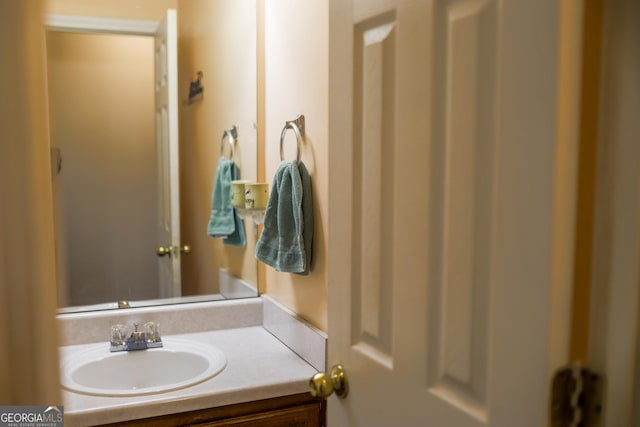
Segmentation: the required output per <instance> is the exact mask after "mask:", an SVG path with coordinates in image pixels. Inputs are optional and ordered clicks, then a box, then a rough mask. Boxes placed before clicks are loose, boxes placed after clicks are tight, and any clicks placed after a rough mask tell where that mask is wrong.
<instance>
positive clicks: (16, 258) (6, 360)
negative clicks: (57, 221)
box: [0, 0, 62, 405]
mask: <svg viewBox="0 0 640 427" xmlns="http://www.w3.org/2000/svg"><path fill="white" fill-rule="evenodd" d="M41 14H42V3H41V1H39V0H30V1H14V0H0V58H2V63H3V66H1V67H0V93H1V94H2V96H0V141H1V143H0V145H1V146H2V155H0V325H1V327H0V342H1V343H2V346H1V348H0V378H1V380H0V402H1V403H2V404H3V405H56V404H58V405H59V404H61V403H62V401H61V398H60V390H59V385H58V384H59V383H58V356H57V333H56V328H55V323H54V322H52V319H53V318H54V311H55V301H56V295H55V288H56V285H55V265H54V245H53V207H52V202H51V184H50V173H51V168H50V165H49V161H50V159H49V148H48V144H49V143H48V130H47V108H46V103H47V91H46V85H45V73H44V70H45V68H44V65H45V62H44V37H43V32H42V19H41ZM7 64H10V66H7Z"/></svg>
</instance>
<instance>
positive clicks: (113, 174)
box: [47, 31, 158, 305]
mask: <svg viewBox="0 0 640 427" xmlns="http://www.w3.org/2000/svg"><path fill="white" fill-rule="evenodd" d="M47 68H48V82H49V100H50V120H51V145H52V146H53V147H55V148H57V149H59V150H60V153H61V159H62V168H61V171H60V173H59V174H56V175H55V177H54V189H55V192H54V194H55V197H54V205H55V206H56V219H57V220H56V226H57V227H56V229H57V230H56V235H57V239H56V240H57V242H58V250H57V259H58V261H59V263H58V272H59V274H60V275H59V276H58V277H59V279H60V282H59V288H60V289H66V290H67V292H66V298H64V299H63V301H61V303H63V304H64V305H84V304H95V303H102V302H104V301H117V300H121V299H126V300H141V299H151V298H157V297H158V268H157V262H158V261H157V257H156V255H155V246H156V240H157V237H156V228H157V221H158V220H157V214H156V212H157V206H158V203H157V188H156V176H157V173H156V154H155V152H156V148H155V124H154V112H153V111H154V88H153V78H154V74H153V73H154V65H153V38H151V37H143V36H124V35H108V34H81V33H65V32H56V31H48V32H47ZM133 235H135V236H136V238H135V239H131V236H133ZM63 278H64V279H66V280H64V281H62V279H63Z"/></svg>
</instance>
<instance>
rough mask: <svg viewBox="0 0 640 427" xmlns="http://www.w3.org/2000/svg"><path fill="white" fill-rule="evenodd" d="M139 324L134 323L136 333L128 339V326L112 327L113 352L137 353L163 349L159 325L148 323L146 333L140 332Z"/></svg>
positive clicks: (145, 327) (145, 325)
mask: <svg viewBox="0 0 640 427" xmlns="http://www.w3.org/2000/svg"><path fill="white" fill-rule="evenodd" d="M138 326H139V324H138V323H134V324H133V327H134V331H133V332H132V333H131V335H129V336H128V337H127V332H128V331H127V327H126V325H113V326H111V351H135V350H146V349H148V348H157V347H162V339H161V338H160V331H159V329H158V324H157V323H155V322H147V323H145V324H144V332H143V331H138Z"/></svg>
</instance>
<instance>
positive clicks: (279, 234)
mask: <svg viewBox="0 0 640 427" xmlns="http://www.w3.org/2000/svg"><path fill="white" fill-rule="evenodd" d="M312 243H313V198H312V193H311V177H310V176H309V172H308V171H307V168H306V167H305V165H304V163H302V162H298V161H293V162H289V163H286V162H282V163H281V164H280V167H279V168H278V170H277V171H276V175H275V177H274V178H273V185H272V187H271V195H270V196H269V203H268V204H267V209H266V211H265V215H264V228H263V230H262V234H261V235H260V239H259V240H258V243H257V245H256V258H258V260H260V261H262V262H264V263H265V264H267V265H270V266H271V267H273V268H275V269H276V270H277V271H283V272H288V273H297V274H301V275H307V274H309V270H310V267H311V252H312V251H311V247H312Z"/></svg>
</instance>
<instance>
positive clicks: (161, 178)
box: [155, 9, 181, 298]
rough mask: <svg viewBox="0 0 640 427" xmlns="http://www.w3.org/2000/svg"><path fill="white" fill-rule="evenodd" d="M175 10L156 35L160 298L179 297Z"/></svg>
mask: <svg viewBox="0 0 640 427" xmlns="http://www.w3.org/2000/svg"><path fill="white" fill-rule="evenodd" d="M177 33H178V32H177V18H176V11H175V10H172V9H169V10H167V14H166V16H165V18H164V19H163V20H162V22H160V25H158V29H157V31H156V36H155V69H156V72H155V91H156V144H157V153H158V247H164V248H170V250H169V252H168V253H167V254H166V255H164V256H159V257H158V268H159V276H160V280H159V282H160V297H161V298H165V297H174V296H180V294H181V288H180V250H179V248H180V187H179V176H178V172H179V163H178V161H179V158H178V156H179V151H178V45H177V38H178V37H177Z"/></svg>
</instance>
